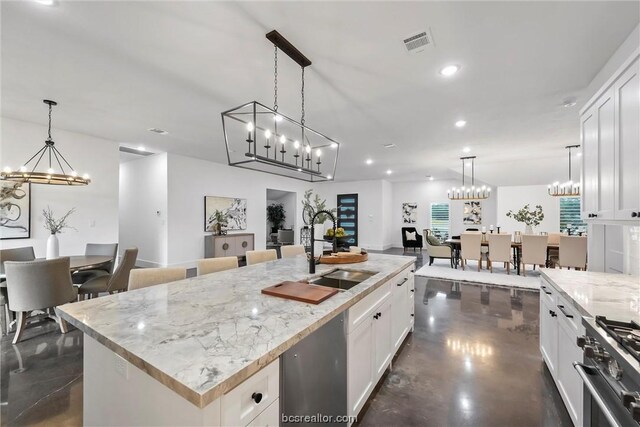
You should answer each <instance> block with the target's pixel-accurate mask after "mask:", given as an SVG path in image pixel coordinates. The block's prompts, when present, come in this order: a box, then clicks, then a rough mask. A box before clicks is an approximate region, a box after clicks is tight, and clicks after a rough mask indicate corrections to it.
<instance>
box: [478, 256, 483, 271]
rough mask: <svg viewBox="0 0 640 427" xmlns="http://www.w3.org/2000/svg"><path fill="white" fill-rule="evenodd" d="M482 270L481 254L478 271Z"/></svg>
mask: <svg viewBox="0 0 640 427" xmlns="http://www.w3.org/2000/svg"><path fill="white" fill-rule="evenodd" d="M480 270H482V255H480V259H479V260H478V271H480Z"/></svg>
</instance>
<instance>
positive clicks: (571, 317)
mask: <svg viewBox="0 0 640 427" xmlns="http://www.w3.org/2000/svg"><path fill="white" fill-rule="evenodd" d="M558 310H560V312H561V313H562V314H564V317H568V318H569V319H573V314H569V313H567V312H566V311H564V305H559V306H558Z"/></svg>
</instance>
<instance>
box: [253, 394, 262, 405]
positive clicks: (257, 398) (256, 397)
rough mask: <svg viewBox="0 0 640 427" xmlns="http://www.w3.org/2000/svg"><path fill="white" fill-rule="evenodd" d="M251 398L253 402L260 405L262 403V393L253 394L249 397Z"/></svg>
mask: <svg viewBox="0 0 640 427" xmlns="http://www.w3.org/2000/svg"><path fill="white" fill-rule="evenodd" d="M251 398H252V399H253V401H254V402H256V403H260V402H262V393H253V394H252V395H251Z"/></svg>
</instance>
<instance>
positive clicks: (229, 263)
mask: <svg viewBox="0 0 640 427" xmlns="http://www.w3.org/2000/svg"><path fill="white" fill-rule="evenodd" d="M234 268H238V257H236V256H223V257H218V258H205V259H200V260H198V262H197V264H196V274H197V275H198V276H202V275H203V274H210V273H217V272H219V271H225V270H232V269H234Z"/></svg>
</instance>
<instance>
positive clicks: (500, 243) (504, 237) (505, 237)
mask: <svg viewBox="0 0 640 427" xmlns="http://www.w3.org/2000/svg"><path fill="white" fill-rule="evenodd" d="M487 239H488V241H489V254H488V260H489V270H490V271H491V272H492V273H493V263H494V262H503V263H505V265H506V266H507V274H511V234H488V235H487Z"/></svg>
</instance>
